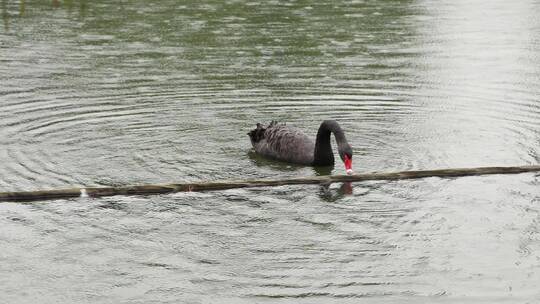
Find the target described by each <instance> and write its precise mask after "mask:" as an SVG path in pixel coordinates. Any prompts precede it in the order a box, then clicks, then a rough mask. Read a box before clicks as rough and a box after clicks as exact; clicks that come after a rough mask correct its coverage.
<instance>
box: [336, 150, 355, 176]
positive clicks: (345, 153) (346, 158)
mask: <svg viewBox="0 0 540 304" xmlns="http://www.w3.org/2000/svg"><path fill="white" fill-rule="evenodd" d="M338 150H339V157H341V160H342V161H343V164H345V172H347V174H348V175H351V174H353V173H354V172H353V170H352V156H353V152H352V148H351V146H349V144H347V145H345V146H344V147H339V149H338Z"/></svg>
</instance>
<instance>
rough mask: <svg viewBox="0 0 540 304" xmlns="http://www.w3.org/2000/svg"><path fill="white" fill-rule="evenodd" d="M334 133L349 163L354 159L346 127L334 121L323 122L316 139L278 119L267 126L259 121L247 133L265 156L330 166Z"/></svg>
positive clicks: (332, 162) (339, 148)
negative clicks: (331, 140)
mask: <svg viewBox="0 0 540 304" xmlns="http://www.w3.org/2000/svg"><path fill="white" fill-rule="evenodd" d="M331 133H334V136H335V138H336V142H337V145H338V152H339V156H340V157H341V159H342V160H343V161H344V162H345V163H346V164H347V162H346V160H347V159H349V160H350V161H352V149H351V146H350V145H349V143H347V139H346V138H345V134H344V133H343V130H342V129H341V127H340V126H339V124H338V123H337V122H336V121H334V120H325V121H323V122H322V124H321V126H320V127H319V131H318V132H317V137H316V140H315V142H313V140H311V139H310V138H309V137H308V136H307V135H306V134H304V133H303V132H302V131H300V130H299V129H297V128H294V127H289V126H286V125H285V124H279V123H277V122H276V121H272V122H271V123H270V124H269V125H268V126H266V127H263V126H261V124H257V128H256V129H254V130H252V131H251V132H249V133H248V135H249V137H250V139H251V145H252V146H253V148H254V149H255V151H256V152H257V153H259V154H261V155H263V156H266V157H269V158H273V159H278V160H282V161H286V162H291V163H296V164H303V165H312V166H331V165H333V164H334V152H333V151H332V145H331V143H330V134H331ZM348 169H350V168H348Z"/></svg>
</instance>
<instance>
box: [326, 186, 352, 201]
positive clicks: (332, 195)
mask: <svg viewBox="0 0 540 304" xmlns="http://www.w3.org/2000/svg"><path fill="white" fill-rule="evenodd" d="M352 194H353V187H352V183H351V182H344V183H342V184H341V186H339V188H338V189H330V184H325V185H321V188H320V191H319V197H320V198H321V199H323V200H325V201H327V202H335V201H337V200H339V199H341V198H343V197H344V196H347V195H352Z"/></svg>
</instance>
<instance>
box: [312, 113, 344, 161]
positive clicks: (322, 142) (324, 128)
mask: <svg viewBox="0 0 540 304" xmlns="http://www.w3.org/2000/svg"><path fill="white" fill-rule="evenodd" d="M330 133H334V136H335V137H336V142H337V144H338V147H341V146H343V145H346V144H348V143H347V139H346V138H345V133H344V132H343V130H342V129H341V127H340V126H339V124H338V123H337V122H336V121H334V120H325V121H323V122H322V124H321V126H320V127H319V131H318V132H317V139H316V141H315V154H314V159H313V164H314V165H318V166H330V165H333V164H334V152H332V145H331V143H330Z"/></svg>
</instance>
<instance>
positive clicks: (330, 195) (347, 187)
mask: <svg viewBox="0 0 540 304" xmlns="http://www.w3.org/2000/svg"><path fill="white" fill-rule="evenodd" d="M248 157H249V158H250V159H251V161H252V162H253V163H254V164H255V165H256V166H259V167H268V168H270V169H272V170H278V171H283V172H291V171H296V170H298V169H300V168H304V166H302V165H296V164H290V163H284V162H280V161H275V160H271V159H268V158H266V157H264V156H261V155H259V154H257V153H255V152H254V151H250V152H248ZM312 169H313V173H314V174H315V175H317V176H324V175H331V174H332V170H333V169H334V168H333V167H312ZM330 185H331V184H321V185H320V189H319V197H320V198H321V199H322V200H324V201H328V202H335V201H337V200H339V199H341V198H343V197H344V196H347V195H352V194H353V187H352V183H351V182H345V183H342V184H341V186H340V187H339V188H338V189H330Z"/></svg>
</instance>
